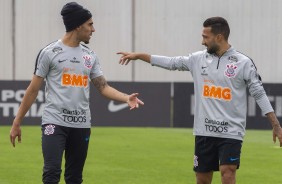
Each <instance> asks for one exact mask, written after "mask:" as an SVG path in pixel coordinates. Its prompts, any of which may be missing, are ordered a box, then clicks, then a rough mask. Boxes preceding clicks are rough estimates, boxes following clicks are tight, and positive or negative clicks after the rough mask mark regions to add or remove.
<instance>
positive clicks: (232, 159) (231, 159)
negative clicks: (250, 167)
mask: <svg viewBox="0 0 282 184" xmlns="http://www.w3.org/2000/svg"><path fill="white" fill-rule="evenodd" d="M236 160H239V158H230V161H231V162H233V161H236Z"/></svg>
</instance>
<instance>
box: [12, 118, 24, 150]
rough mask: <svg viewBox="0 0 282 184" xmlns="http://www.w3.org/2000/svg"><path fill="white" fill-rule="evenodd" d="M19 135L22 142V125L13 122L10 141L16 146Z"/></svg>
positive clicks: (19, 140)
mask: <svg viewBox="0 0 282 184" xmlns="http://www.w3.org/2000/svg"><path fill="white" fill-rule="evenodd" d="M17 137H18V142H19V143H21V141H22V131H21V126H20V124H19V123H15V122H14V123H13V125H12V128H11V130H10V141H11V143H12V145H13V146H14V147H15V146H16V143H15V141H16V138H17Z"/></svg>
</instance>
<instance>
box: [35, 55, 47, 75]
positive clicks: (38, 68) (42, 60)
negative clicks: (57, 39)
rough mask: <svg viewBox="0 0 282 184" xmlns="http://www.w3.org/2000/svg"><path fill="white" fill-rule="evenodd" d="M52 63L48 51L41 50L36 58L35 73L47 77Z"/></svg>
mask: <svg viewBox="0 0 282 184" xmlns="http://www.w3.org/2000/svg"><path fill="white" fill-rule="evenodd" d="M50 63H51V61H50V59H49V57H48V53H47V51H45V50H41V51H40V52H39V54H38V56H37V58H36V64H35V71H34V74H35V75H37V76H40V77H43V78H45V77H46V76H47V74H48V73H49V69H50Z"/></svg>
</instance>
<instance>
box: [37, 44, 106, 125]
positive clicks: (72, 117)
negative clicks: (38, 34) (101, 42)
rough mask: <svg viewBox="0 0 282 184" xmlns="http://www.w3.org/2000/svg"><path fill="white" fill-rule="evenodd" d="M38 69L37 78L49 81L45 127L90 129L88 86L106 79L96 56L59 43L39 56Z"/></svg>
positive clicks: (89, 51) (85, 50)
mask: <svg viewBox="0 0 282 184" xmlns="http://www.w3.org/2000/svg"><path fill="white" fill-rule="evenodd" d="M35 67H36V68H35V72H34V74H35V75H37V76H40V77H43V78H45V80H46V86H45V108H44V111H43V115H42V124H49V123H52V124H56V125H60V126H65V127H73V128H90V127H91V114H90V109H89V89H90V86H89V84H90V80H91V79H93V78H96V77H99V76H101V75H103V72H102V70H101V67H100V64H99V61H98V58H97V56H96V54H95V53H94V52H93V51H91V50H89V48H87V47H86V46H84V45H81V44H80V45H79V46H78V47H68V46H66V45H64V44H63V43H62V41H61V40H58V41H56V42H53V43H51V44H49V45H48V46H47V47H45V48H43V49H42V50H41V51H40V52H39V54H38V56H37V59H36V66H35Z"/></svg>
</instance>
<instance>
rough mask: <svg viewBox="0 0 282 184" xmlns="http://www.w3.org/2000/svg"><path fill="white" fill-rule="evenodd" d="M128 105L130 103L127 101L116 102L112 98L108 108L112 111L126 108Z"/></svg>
mask: <svg viewBox="0 0 282 184" xmlns="http://www.w3.org/2000/svg"><path fill="white" fill-rule="evenodd" d="M127 107H128V105H127V104H126V103H122V104H114V101H113V100H111V101H110V103H109V105H108V109H109V111H110V112H117V111H121V110H122V109H125V108H127Z"/></svg>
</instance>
